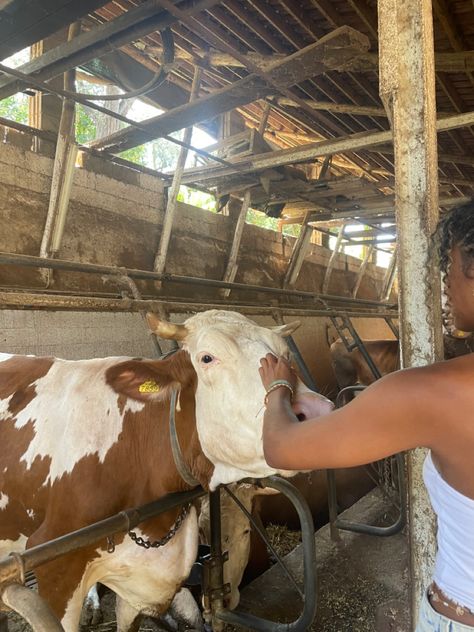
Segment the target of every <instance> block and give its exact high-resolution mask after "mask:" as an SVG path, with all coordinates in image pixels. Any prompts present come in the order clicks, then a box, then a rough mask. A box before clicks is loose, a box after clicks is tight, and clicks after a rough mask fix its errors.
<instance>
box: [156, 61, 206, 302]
mask: <svg viewBox="0 0 474 632" xmlns="http://www.w3.org/2000/svg"><path fill="white" fill-rule="evenodd" d="M201 72H202V71H201V69H200V68H198V67H197V66H196V68H195V70H194V78H193V85H192V87H191V94H190V96H189V101H190V102H192V101H194V99H195V98H196V96H197V95H198V94H199V84H200V81H201ZM192 135H193V128H192V127H188V128H186V129H185V131H184V137H183V142H184V143H185V144H186V145H189V144H190V143H191V138H192ZM187 157H188V149H187V147H181V149H180V152H179V156H178V162H177V164H176V167H175V170H174V175H173V182H172V184H171V187H170V188H169V191H168V203H167V205H166V210H165V216H164V219H163V226H162V228H161V236H160V244H159V246H158V252H157V253H156V256H155V262H154V265H153V270H154V271H155V272H157V273H158V274H162V273H163V272H164V271H165V267H166V257H167V254H168V247H169V243H170V239H171V231H172V228H173V222H174V218H175V215H176V209H177V206H178V194H179V189H180V186H181V177H182V175H183V171H184V165H185V164H186V159H187ZM157 287H158V288H159V289H161V281H157Z"/></svg>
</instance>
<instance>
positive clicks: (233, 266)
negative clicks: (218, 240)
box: [221, 189, 251, 298]
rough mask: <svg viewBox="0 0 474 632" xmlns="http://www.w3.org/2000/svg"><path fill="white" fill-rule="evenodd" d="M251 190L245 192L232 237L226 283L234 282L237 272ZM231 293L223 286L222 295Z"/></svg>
mask: <svg viewBox="0 0 474 632" xmlns="http://www.w3.org/2000/svg"><path fill="white" fill-rule="evenodd" d="M250 196H251V191H250V189H247V191H245V193H244V199H243V200H242V207H241V209H240V212H239V216H238V218H237V222H236V224H235V230H234V237H233V239H232V246H231V249H230V254H229V260H228V261H227V266H226V270H225V272H224V281H225V282H226V283H232V282H233V280H234V279H235V275H236V274H237V269H238V265H237V257H238V254H239V248H240V242H241V241H242V235H243V234H244V228H245V220H246V219H247V213H248V210H249V207H250ZM229 294H230V289H228V288H227V289H226V288H223V289H222V290H221V295H222V296H223V297H224V298H227V297H228V296H229Z"/></svg>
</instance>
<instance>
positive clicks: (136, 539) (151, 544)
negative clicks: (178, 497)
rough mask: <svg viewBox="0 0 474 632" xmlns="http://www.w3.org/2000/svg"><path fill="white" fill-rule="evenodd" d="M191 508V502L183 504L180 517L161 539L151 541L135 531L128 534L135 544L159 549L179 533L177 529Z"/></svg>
mask: <svg viewBox="0 0 474 632" xmlns="http://www.w3.org/2000/svg"><path fill="white" fill-rule="evenodd" d="M190 508H191V503H187V504H186V505H183V508H182V509H181V511H180V512H179V514H178V517H177V518H176V520H175V521H174V524H173V526H172V527H171V529H170V530H169V531H168V533H167V534H166V535H164V536H163V537H162V538H160V539H159V540H153V541H151V540H148V539H145V538H142V537H141V536H139V535H137V534H136V533H135V532H134V531H129V532H128V535H129V536H130V537H131V539H132V540H133V541H134V542H135V544H138V546H142V547H143V548H145V549H157V548H158V547H160V546H164V545H165V544H167V543H168V542H169V541H170V540H171V538H172V537H173V536H174V535H175V534H176V533H177V531H179V528H180V526H181V525H182V524H183V522H184V520H185V519H186V516H187V515H188V512H189V509H190Z"/></svg>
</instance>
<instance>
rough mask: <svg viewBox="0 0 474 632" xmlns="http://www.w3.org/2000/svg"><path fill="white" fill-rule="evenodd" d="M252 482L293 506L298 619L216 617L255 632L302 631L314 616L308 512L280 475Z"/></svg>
mask: <svg viewBox="0 0 474 632" xmlns="http://www.w3.org/2000/svg"><path fill="white" fill-rule="evenodd" d="M250 482H252V483H253V484H258V485H264V486H265V487H273V488H274V489H277V490H278V491H279V492H281V493H282V494H284V495H285V496H286V497H287V498H288V499H289V500H290V501H291V502H292V504H293V505H294V507H295V509H296V511H297V512H298V516H299V519H300V523H301V539H302V542H303V564H304V571H303V572H304V588H305V590H304V602H303V611H302V613H301V615H300V616H299V618H298V619H297V620H296V621H293V622H292V623H277V622H275V623H274V622H272V621H266V620H265V619H260V618H259V617H255V616H254V615H251V614H247V613H244V612H239V611H238V610H237V611H233V612H231V611H227V610H225V611H223V612H221V613H218V615H217V616H218V617H219V619H222V620H223V621H225V622H226V623H230V624H231V625H239V626H243V627H246V628H251V629H253V630H258V631H259V632H298V631H301V632H303V631H304V630H307V629H308V628H309V627H310V626H311V624H312V623H313V621H314V617H315V615H316V592H317V590H316V552H315V544H314V524H313V518H312V516H311V512H310V510H309V508H308V505H307V503H306V501H305V499H304V498H303V496H302V494H301V492H300V491H299V490H297V489H296V488H295V487H294V486H293V485H292V484H291V483H289V482H288V481H287V480H286V479H284V478H279V477H277V476H270V477H268V478H264V479H259V480H250Z"/></svg>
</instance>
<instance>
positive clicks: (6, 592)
mask: <svg viewBox="0 0 474 632" xmlns="http://www.w3.org/2000/svg"><path fill="white" fill-rule="evenodd" d="M0 598H1V601H3V603H4V604H5V605H6V606H8V607H9V608H11V609H12V610H13V611H14V612H16V613H17V614H19V615H20V617H22V618H23V619H24V620H25V621H26V622H27V623H29V624H30V626H31V628H32V630H33V632H64V628H63V626H62V625H61V623H60V622H59V621H58V619H57V617H56V615H55V614H54V613H53V611H52V610H51V608H50V607H49V605H48V604H47V603H46V601H44V599H42V598H41V597H40V596H39V595H38V593H37V592H35V591H33V590H31V589H30V588H27V587H26V586H21V585H20V584H9V585H8V586H6V587H5V588H4V589H3V590H0Z"/></svg>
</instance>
